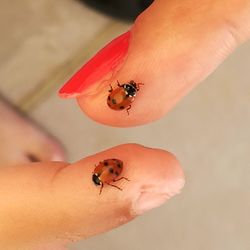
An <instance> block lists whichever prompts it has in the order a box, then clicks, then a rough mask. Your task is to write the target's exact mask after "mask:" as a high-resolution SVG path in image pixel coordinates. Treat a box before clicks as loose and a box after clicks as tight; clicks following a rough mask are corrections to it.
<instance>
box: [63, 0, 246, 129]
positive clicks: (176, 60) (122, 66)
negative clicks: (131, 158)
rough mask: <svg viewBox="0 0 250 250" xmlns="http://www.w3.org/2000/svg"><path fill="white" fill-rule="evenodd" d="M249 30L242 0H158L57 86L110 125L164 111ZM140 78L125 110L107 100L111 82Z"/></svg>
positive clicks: (136, 121)
mask: <svg viewBox="0 0 250 250" xmlns="http://www.w3.org/2000/svg"><path fill="white" fill-rule="evenodd" d="M249 35H250V2H249V1H245V0H229V1H228V0H222V1H213V0H205V1H198V0H192V1H190V0H185V1H165V0H158V1H155V2H154V4H153V5H152V6H151V7H150V8H149V9H148V10H146V11H145V12H144V13H143V14H142V15H141V16H140V17H139V18H138V19H137V20H136V22H135V24H134V25H133V27H132V29H131V30H130V31H129V32H127V33H125V34H123V35H122V36H120V37H118V38H116V39H115V40H114V41H112V42H111V43H110V44H109V45H107V46H106V47H105V48H104V49H103V50H101V51H100V52H99V53H98V54H97V55H96V56H95V57H94V58H93V59H91V60H90V61H89V62H88V63H87V64H86V65H85V66H84V67H83V68H82V69H81V70H80V71H79V72H78V73H77V74H76V75H74V76H73V77H72V78H71V80H69V82H68V83H67V84H66V85H65V86H64V87H63V88H62V89H61V90H60V95H61V96H63V97H71V96H77V100H78V102H79V105H80V107H81V108H82V110H83V111H84V112H85V113H86V114H87V115H88V116H90V117H91V118H92V119H94V120H96V121H98V122H100V123H104V124H108V125H113V126H121V127H126V126H134V125H140V124H145V123H148V122H151V121H153V120H156V119H159V118H160V117H162V116H163V115H164V114H165V113H166V112H167V111H168V110H170V109H171V108H172V107H173V106H174V105H175V104H176V103H177V102H178V101H179V100H180V99H181V98H182V97H183V96H184V95H186V94H187V93H188V92H189V91H190V90H191V89H192V88H193V87H194V86H195V85H196V84H197V83H199V82H200V81H201V80H203V79H204V78H205V77H207V76H208V75H209V74H210V73H211V72H212V71H213V70H214V69H215V68H216V67H217V66H218V65H219V64H220V63H221V62H222V61H223V60H224V59H225V58H226V57H227V56H228V55H229V54H230V52H231V51H233V49H235V48H236V47H237V46H238V45H239V44H241V43H242V42H243V41H245V40H246V39H247V38H248V37H249ZM117 80H119V81H120V82H121V83H125V82H128V81H130V80H134V81H135V82H142V83H144V86H142V87H141V89H140V91H139V92H138V93H137V96H136V98H135V101H134V102H133V103H132V108H131V109H130V111H129V116H128V115H127V113H126V112H124V110H123V111H114V110H112V109H110V108H109V107H108V105H107V97H108V94H109V92H108V90H109V85H110V84H112V85H113V86H114V87H116V81H117Z"/></svg>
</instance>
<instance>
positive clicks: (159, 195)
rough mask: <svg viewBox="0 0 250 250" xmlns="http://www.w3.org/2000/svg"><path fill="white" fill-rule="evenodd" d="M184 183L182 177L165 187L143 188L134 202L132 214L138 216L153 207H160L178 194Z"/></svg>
mask: <svg viewBox="0 0 250 250" xmlns="http://www.w3.org/2000/svg"><path fill="white" fill-rule="evenodd" d="M184 183H185V182H184V177H182V178H180V179H178V180H175V181H174V182H172V183H168V184H166V185H165V186H163V185H156V186H150V187H147V188H143V189H142V190H141V193H140V195H139V196H138V197H137V199H136V200H135V201H134V204H133V211H134V213H135V214H136V215H140V214H143V213H145V212H146V211H148V210H151V209H153V208H155V207H159V206H161V205H162V204H163V203H165V202H166V201H167V200H169V199H170V198H171V197H173V196H175V195H177V194H178V193H180V192H181V189H182V188H183V186H184Z"/></svg>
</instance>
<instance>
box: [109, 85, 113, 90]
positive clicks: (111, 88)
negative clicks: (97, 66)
mask: <svg viewBox="0 0 250 250" xmlns="http://www.w3.org/2000/svg"><path fill="white" fill-rule="evenodd" d="M109 86H110V90H109V92H112V91H113V87H112V85H111V84H109Z"/></svg>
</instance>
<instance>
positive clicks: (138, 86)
mask: <svg viewBox="0 0 250 250" xmlns="http://www.w3.org/2000/svg"><path fill="white" fill-rule="evenodd" d="M140 85H144V83H141V82H140V83H137V87H136V88H137V91H139V90H140Z"/></svg>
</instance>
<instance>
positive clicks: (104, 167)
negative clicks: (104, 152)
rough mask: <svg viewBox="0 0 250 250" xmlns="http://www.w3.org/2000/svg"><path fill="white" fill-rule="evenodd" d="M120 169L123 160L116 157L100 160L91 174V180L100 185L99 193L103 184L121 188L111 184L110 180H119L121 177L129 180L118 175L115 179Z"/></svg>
mask: <svg viewBox="0 0 250 250" xmlns="http://www.w3.org/2000/svg"><path fill="white" fill-rule="evenodd" d="M122 169H123V162H122V161H121V160H118V159H107V160H104V161H100V162H99V164H98V165H96V167H95V169H94V172H93V175H92V181H93V182H94V183H95V185H97V186H101V188H100V193H99V194H101V193H102V189H103V185H104V184H107V185H109V186H112V187H115V188H117V189H119V190H122V189H121V188H120V187H117V186H115V185H113V184H111V183H112V182H116V181H120V180H122V179H125V180H127V181H129V179H128V178H125V177H120V178H118V179H117V177H118V176H119V175H120V174H121V172H122Z"/></svg>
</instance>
